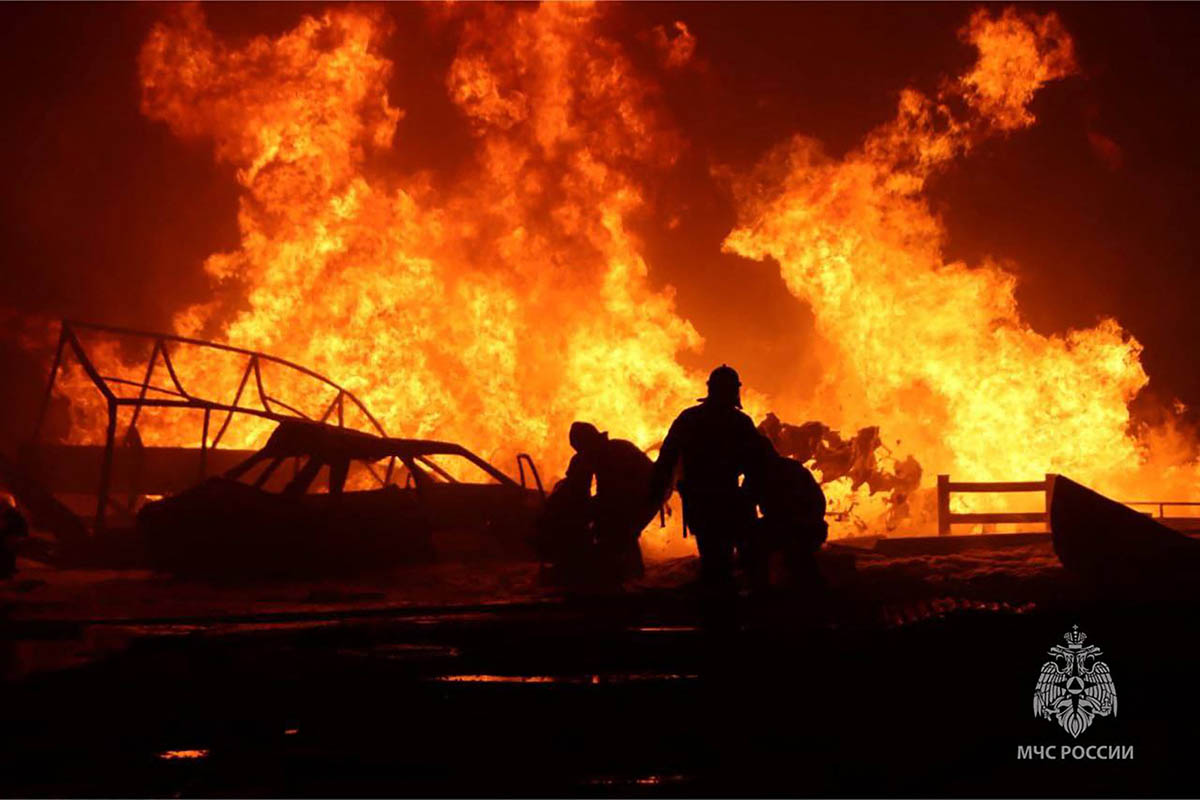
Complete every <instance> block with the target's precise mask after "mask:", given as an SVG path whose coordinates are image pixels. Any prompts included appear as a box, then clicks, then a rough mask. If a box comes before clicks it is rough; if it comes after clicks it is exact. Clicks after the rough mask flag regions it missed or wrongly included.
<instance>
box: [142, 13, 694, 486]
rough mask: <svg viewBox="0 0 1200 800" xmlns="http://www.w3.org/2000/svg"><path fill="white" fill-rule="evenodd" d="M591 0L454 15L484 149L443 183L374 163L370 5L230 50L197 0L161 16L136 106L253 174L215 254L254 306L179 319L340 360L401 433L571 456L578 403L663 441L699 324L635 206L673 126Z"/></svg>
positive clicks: (378, 29)
mask: <svg viewBox="0 0 1200 800" xmlns="http://www.w3.org/2000/svg"><path fill="white" fill-rule="evenodd" d="M597 15H598V10H597V9H596V8H594V7H591V6H580V5H575V4H558V3H551V4H546V5H543V6H540V7H538V8H536V9H514V8H508V7H500V8H488V9H484V11H483V13H482V14H481V15H479V16H476V17H475V18H473V19H469V20H467V21H466V22H465V23H464V33H463V36H462V40H461V42H460V47H459V50H458V54H457V57H456V58H455V60H454V62H453V64H452V66H451V67H450V70H449V74H448V75H447V77H446V88H447V90H448V92H449V95H450V97H451V98H452V100H453V102H454V103H455V104H456V105H457V106H458V108H459V109H460V110H461V111H462V113H463V114H464V115H465V117H466V118H467V120H468V121H469V122H470V125H471V127H472V130H473V132H474V134H475V137H476V142H477V150H476V153H475V160H474V163H473V165H472V168H471V169H469V170H468V171H467V174H465V176H464V177H462V179H461V181H460V182H459V183H457V184H456V185H454V186H451V187H449V188H444V189H436V188H434V187H433V186H432V185H431V182H430V181H429V180H428V179H427V178H424V177H421V176H418V177H416V178H411V179H407V180H390V179H387V178H385V177H381V176H376V175H371V174H370V171H369V170H368V168H367V163H368V157H369V155H370V153H371V152H372V151H374V150H378V149H381V148H388V147H392V146H393V142H394V140H396V139H397V138H398V139H399V141H398V142H396V144H395V146H397V147H403V146H404V142H403V136H400V137H397V136H396V132H397V125H398V124H399V122H400V120H401V118H402V116H403V115H402V112H401V111H400V110H398V109H397V108H395V107H394V106H393V105H392V103H391V100H390V99H389V97H388V94H387V88H386V87H387V82H388V78H389V75H390V72H391V69H392V65H391V63H390V62H389V61H388V60H387V59H386V58H384V57H383V56H381V55H380V46H381V43H382V42H383V40H384V39H385V37H386V36H387V35H388V33H389V26H388V25H387V24H386V22H385V20H384V18H383V16H382V14H381V13H379V12H378V10H363V9H359V8H332V9H329V10H327V11H325V12H324V13H323V14H321V15H320V16H319V17H305V18H304V19H303V20H302V21H301V22H300V24H299V25H298V26H297V27H296V28H295V29H294V30H292V31H290V32H288V33H286V34H284V35H282V36H279V37H278V38H273V39H272V38H267V37H260V38H257V39H254V40H252V41H250V42H249V43H248V44H246V45H245V46H244V47H240V48H231V47H228V46H226V45H225V44H224V43H222V42H220V41H218V40H217V39H216V38H215V37H214V36H213V34H212V33H211V32H210V31H209V30H208V28H207V27H206V24H205V20H204V17H203V15H202V13H201V11H200V10H199V8H197V7H195V6H190V7H186V8H183V9H181V10H180V12H179V13H178V14H177V15H176V16H175V18H174V19H172V20H171V21H169V22H166V23H163V24H160V25H158V26H157V27H155V28H154V30H153V32H152V33H151V35H150V38H149V40H148V41H147V42H146V44H145V47H144V49H143V51H142V55H141V76H142V84H143V87H144V94H143V110H144V112H145V113H146V114H147V115H148V116H150V117H152V118H154V119H159V120H163V121H165V122H166V123H167V124H168V125H170V127H171V129H172V130H173V131H175V132H176V133H177V134H178V135H180V136H187V137H208V138H211V140H212V142H213V145H214V147H215V151H216V155H217V157H218V158H220V159H222V160H224V161H228V162H230V163H232V164H233V165H235V166H236V167H237V179H238V181H239V183H240V184H241V185H242V187H243V190H244V194H243V196H242V199H241V205H240V209H239V214H238V222H239V225H240V228H241V236H242V241H241V247H240V249H238V250H237V251H235V252H232V253H221V254H217V255H214V256H212V257H211V258H210V259H209V260H208V262H207V264H206V269H207V270H208V272H209V273H210V274H211V276H212V277H213V278H214V279H215V280H216V282H217V283H219V284H228V285H232V286H235V287H240V288H243V289H244V306H243V307H240V308H238V307H235V308H232V309H230V308H225V307H223V306H221V305H219V304H211V305H205V306H201V307H196V308H191V309H188V310H187V311H185V312H183V313H182V314H180V315H179V316H178V318H177V320H176V327H177V328H178V329H179V330H180V331H182V332H187V333H192V332H197V331H199V330H202V329H209V328H213V327H217V326H219V325H221V324H224V325H225V328H224V331H223V333H224V336H225V337H227V338H228V339H229V340H230V341H234V342H238V343H239V344H241V345H243V346H247V347H252V348H254V349H259V350H264V351H267V352H270V353H273V354H277V355H280V356H283V357H285V358H289V359H292V360H294V361H297V362H299V363H302V364H305V365H309V366H311V367H312V368H314V369H316V370H318V371H320V372H323V373H325V374H328V375H329V376H331V377H332V378H333V379H334V380H336V381H338V382H339V383H341V384H342V385H344V386H345V387H346V388H347V389H349V390H351V391H353V392H355V393H356V394H358V396H359V397H360V398H362V399H363V401H364V402H365V403H366V404H367V405H368V407H370V408H371V409H372V410H373V411H374V412H375V414H376V416H378V417H379V418H380V419H381V421H382V422H383V423H384V426H385V427H386V428H387V429H388V430H389V432H392V433H393V434H395V435H406V436H414V437H437V438H447V439H451V440H460V441H463V442H466V443H468V444H469V445H470V446H472V447H474V448H477V449H479V450H480V451H482V452H483V453H485V454H487V455H498V454H501V453H504V454H508V453H512V452H515V451H516V450H518V449H528V450H530V451H532V452H534V453H537V454H540V455H542V456H545V457H548V458H549V460H550V463H551V465H552V467H557V468H561V466H562V465H563V463H564V457H565V455H566V441H565V435H564V432H565V431H566V429H567V427H568V425H569V424H570V422H571V421H572V420H573V419H576V418H583V419H594V420H596V421H597V422H599V423H601V424H602V425H605V426H607V427H609V428H610V429H611V430H612V431H613V434H614V435H620V436H625V437H628V438H631V439H633V440H634V441H636V442H638V443H639V444H641V445H643V446H650V445H652V444H654V442H655V441H657V439H658V438H659V437H661V435H662V431H663V430H664V429H665V426H666V425H667V424H668V423H669V421H670V419H671V415H672V414H673V413H674V412H675V411H677V410H678V408H680V407H681V406H683V405H685V404H686V403H687V402H689V401H690V400H691V399H692V398H694V397H695V391H696V385H697V382H698V381H697V379H696V377H695V376H690V375H688V374H687V373H686V372H685V370H684V369H683V368H681V367H680V366H679V364H678V363H677V362H676V359H675V355H676V353H677V352H678V351H680V350H683V349H687V348H696V347H698V346H699V345H700V343H701V340H700V337H699V335H698V334H697V333H696V331H695V330H694V328H693V327H692V326H691V325H690V324H689V323H688V322H686V321H684V320H682V319H680V318H679V317H678V316H677V315H676V314H675V312H674V309H673V303H672V298H671V295H670V294H669V293H660V292H655V291H653V290H652V289H650V288H649V287H648V285H647V279H646V278H647V267H646V263H645V261H644V260H643V258H642V256H641V255H640V253H639V247H638V243H637V242H636V241H635V240H634V238H633V236H632V235H631V234H630V232H629V230H628V223H627V220H628V218H629V216H630V214H631V213H633V212H635V211H636V210H638V209H639V207H640V206H641V205H642V202H643V201H642V190H641V187H640V186H639V183H638V181H637V180H636V179H635V178H634V177H633V172H634V171H635V170H636V171H638V172H640V173H643V174H644V173H652V172H653V171H654V170H656V169H661V168H664V167H666V166H669V165H670V164H671V163H672V161H673V160H674V158H675V156H676V151H677V149H678V147H679V138H678V136H676V135H675V134H674V133H673V132H672V131H671V130H670V129H669V128H668V127H667V126H666V124H665V122H664V121H663V120H662V119H661V118H660V114H659V113H658V111H657V110H656V108H655V102H654V94H655V90H654V88H653V87H652V86H650V85H649V84H647V83H645V82H644V81H642V80H641V79H639V78H638V77H636V76H635V75H634V73H633V70H632V68H631V66H630V64H629V63H628V61H627V60H626V58H625V56H624V55H623V54H622V53H621V51H620V49H619V48H618V47H617V46H616V45H615V44H614V43H613V42H611V41H609V40H606V39H605V38H604V37H602V36H600V35H599V33H598V32H597V30H596V26H595V23H596V19H597ZM233 294H234V295H235V296H238V295H240V294H241V293H240V292H234V293H233ZM239 299H241V298H240V297H239Z"/></svg>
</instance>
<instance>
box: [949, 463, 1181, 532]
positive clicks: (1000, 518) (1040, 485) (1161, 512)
mask: <svg viewBox="0 0 1200 800" xmlns="http://www.w3.org/2000/svg"><path fill="white" fill-rule="evenodd" d="M1053 478H1054V475H1053V474H1050V475H1046V477H1045V478H1044V479H1043V480H1040V481H957V482H955V481H951V480H950V476H949V475H938V482H937V502H938V535H939V536H948V535H949V534H950V526H951V525H958V524H970V525H979V524H985V523H998V524H1004V523H1018V522H1034V523H1041V524H1043V525H1045V526H1047V527H1049V525H1050V482H1051V480H1052V479H1053ZM994 492H998V493H1004V492H1042V495H1043V501H1042V509H1043V510H1041V511H991V512H985V513H970V514H954V513H951V511H950V495H951V494H954V493H959V494H968V493H972V494H992V493H994ZM1121 502H1124V504H1125V505H1127V506H1130V507H1136V506H1151V507H1157V510H1158V514H1157V515H1156V514H1155V513H1154V511H1143V512H1142V513H1144V514H1146V515H1147V516H1150V517H1154V518H1155V519H1157V520H1159V521H1160V522H1162V523H1163V524H1164V525H1167V526H1169V527H1171V528H1175V529H1176V530H1184V531H1200V515H1196V516H1186V515H1181V516H1172V517H1168V516H1167V513H1166V512H1167V507H1168V506H1169V507H1172V508H1178V509H1184V508H1190V507H1196V506H1200V502H1196V501H1189V500H1125V501H1121Z"/></svg>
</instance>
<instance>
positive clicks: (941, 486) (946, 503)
mask: <svg viewBox="0 0 1200 800" xmlns="http://www.w3.org/2000/svg"><path fill="white" fill-rule="evenodd" d="M937 504H938V510H937V515H938V536H949V535H950V476H949V475H938V483H937Z"/></svg>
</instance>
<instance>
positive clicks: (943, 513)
mask: <svg viewBox="0 0 1200 800" xmlns="http://www.w3.org/2000/svg"><path fill="white" fill-rule="evenodd" d="M1053 478H1054V476H1053V475H1047V476H1046V477H1045V478H1044V479H1043V480H1040V481H957V482H954V481H951V480H950V476H949V475H938V482H937V501H938V536H949V535H950V526H951V525H956V524H973V525H978V524H986V523H997V524H1004V523H1014V522H1041V523H1043V524H1048V523H1049V521H1050V483H1051V481H1052V480H1053ZM993 492H1005V493H1006V492H1042V493H1043V495H1044V498H1045V499H1044V501H1043V510H1042V511H995V512H990V513H970V514H954V513H952V512H951V511H950V495H951V494H954V493H959V494H991V493H993Z"/></svg>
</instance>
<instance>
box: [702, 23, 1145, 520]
mask: <svg viewBox="0 0 1200 800" xmlns="http://www.w3.org/2000/svg"><path fill="white" fill-rule="evenodd" d="M963 36H964V37H965V38H966V40H967V41H969V42H970V43H971V44H973V45H974V46H975V47H976V48H977V49H978V59H977V61H976V62H975V64H974V66H973V67H972V68H971V70H970V71H969V72H967V73H966V74H965V75H963V76H961V77H960V78H959V79H957V80H955V81H949V82H947V83H946V84H945V86H944V88H943V90H942V92H941V93H940V94H939V96H938V97H937V98H936V99H931V98H929V97H926V96H924V95H922V94H920V93H918V92H916V91H914V90H911V89H909V90H905V91H904V92H903V93H902V94H901V96H900V100H899V108H898V110H897V113H896V116H895V118H894V119H893V120H892V121H890V122H888V123H887V124H885V125H882V126H881V127H879V128H878V129H876V130H874V131H872V132H871V133H870V134H869V135H868V136H867V137H866V138H865V140H864V141H863V143H862V144H861V146H859V147H858V148H857V149H856V150H854V151H853V152H851V153H849V154H848V155H847V156H845V158H843V159H841V160H836V159H832V158H829V157H827V156H825V155H824V154H823V153H822V150H821V148H820V146H819V144H818V143H816V142H814V141H812V140H809V139H805V138H800V137H797V138H796V139H794V140H792V141H791V142H789V143H788V144H786V145H785V146H784V147H783V148H781V149H780V150H779V151H778V152H776V153H774V154H773V156H772V157H771V158H770V159H768V160H767V162H766V163H764V164H763V165H762V166H761V168H760V171H759V174H758V175H757V176H755V179H753V180H751V181H746V182H745V183H744V184H743V186H742V204H741V207H742V212H743V213H742V222H741V223H740V224H739V226H738V227H737V229H736V230H734V231H733V232H732V233H730V234H729V236H728V238H727V239H726V241H725V247H726V248H727V249H728V250H730V251H732V252H735V253H738V254H740V255H743V256H746V257H749V258H753V259H765V258H772V259H774V260H775V261H777V262H778V264H779V268H780V271H781V274H782V276H783V278H784V280H785V281H786V283H787V286H788V288H789V289H790V290H791V292H792V293H794V294H795V295H796V296H797V297H799V298H801V299H803V300H805V301H806V302H808V303H809V304H810V305H811V306H812V308H813V312H814V315H815V318H816V324H817V328H818V331H819V333H820V334H821V335H822V336H823V337H824V339H825V344H826V346H825V348H824V350H823V352H822V362H823V377H822V382H821V386H820V389H819V391H818V400H817V403H816V406H817V407H818V408H819V409H821V410H823V411H824V410H828V411H827V414H828V417H829V419H830V420H831V421H833V422H835V423H840V424H844V425H854V424H867V423H872V422H875V423H878V424H881V425H882V428H883V431H884V432H885V434H886V435H887V436H889V437H897V438H898V439H899V440H900V441H901V443H902V447H903V449H904V450H906V451H909V452H912V453H914V454H916V455H917V457H918V458H919V460H920V461H921V463H922V465H924V466H925V467H926V474H927V475H928V474H929V473H930V472H950V473H954V474H958V475H964V476H967V477H968V478H969V479H971V480H1026V479H1030V478H1036V477H1039V476H1040V475H1041V474H1042V473H1045V472H1063V473H1066V474H1070V475H1076V476H1079V477H1080V479H1082V480H1085V481H1087V482H1091V483H1093V484H1097V485H1099V486H1102V487H1105V488H1107V489H1109V490H1116V491H1121V490H1124V492H1123V493H1124V494H1125V495H1126V496H1127V495H1128V492H1129V490H1130V471H1131V470H1132V469H1135V468H1136V467H1137V466H1138V464H1139V463H1140V461H1141V460H1142V456H1143V453H1142V452H1141V448H1140V446H1139V443H1138V442H1137V441H1135V440H1134V439H1133V438H1132V437H1131V436H1130V435H1129V433H1128V429H1129V424H1130V417H1129V412H1128V403H1129V401H1130V400H1131V399H1132V398H1133V397H1134V395H1135V394H1136V393H1137V392H1138V391H1139V390H1140V389H1141V388H1142V387H1143V386H1144V385H1145V384H1146V381H1147V378H1146V375H1145V373H1144V372H1143V370H1142V368H1141V364H1140V362H1139V353H1140V346H1139V345H1138V343H1137V342H1136V341H1134V340H1133V339H1132V338H1131V337H1129V336H1128V335H1127V334H1125V332H1124V331H1122V330H1121V328H1120V326H1119V325H1118V324H1117V323H1116V322H1115V321H1113V320H1103V321H1101V322H1100V323H1099V324H1098V325H1096V327H1094V328H1091V329H1088V330H1078V331H1072V332H1070V333H1069V334H1067V335H1065V336H1043V335H1040V334H1038V333H1036V332H1034V331H1033V330H1032V329H1031V328H1030V327H1029V326H1028V324H1026V323H1025V321H1024V320H1023V319H1022V318H1021V315H1020V313H1019V311H1018V309H1017V304H1016V300H1015V298H1014V289H1015V287H1016V280H1015V278H1014V277H1013V276H1012V275H1011V274H1010V273H1008V272H1006V271H1004V270H1003V269H1002V268H1001V267H999V266H998V265H996V264H993V263H984V264H981V265H978V266H976V267H969V266H968V265H966V264H964V263H961V262H949V263H948V262H947V260H946V259H945V257H944V255H943V252H944V247H945V240H946V232H945V229H944V228H943V226H942V224H941V222H940V220H939V219H938V218H937V216H936V215H935V214H934V213H933V211H932V210H931V208H930V206H929V202H928V200H927V199H926V197H925V195H924V191H925V188H926V185H927V182H928V179H929V178H930V177H931V176H932V175H933V174H935V173H936V172H937V171H939V170H943V169H945V168H947V167H948V166H950V165H951V163H952V162H953V160H954V159H955V158H957V157H960V156H962V155H964V154H966V153H968V152H969V151H970V150H971V148H972V147H974V146H975V145H976V144H977V143H978V142H980V141H981V140H983V139H984V138H986V137H987V136H990V135H996V134H1002V133H1005V132H1008V131H1012V130H1014V129H1017V128H1020V127H1023V126H1027V125H1030V124H1032V123H1033V121H1034V117H1033V115H1032V114H1031V113H1030V111H1029V108H1028V105H1029V102H1030V100H1031V99H1032V98H1033V96H1034V94H1035V92H1036V91H1037V90H1038V89H1039V88H1040V87H1042V86H1043V85H1044V84H1045V83H1047V82H1048V81H1052V80H1056V79H1058V78H1062V77H1065V76H1067V75H1070V74H1072V73H1073V72H1074V71H1075V62H1074V58H1073V55H1072V42H1071V39H1070V37H1069V36H1068V35H1067V34H1066V32H1065V31H1064V30H1063V28H1062V26H1061V24H1060V23H1059V21H1058V19H1057V17H1055V16H1054V15H1053V14H1050V15H1047V16H1036V15H1032V14H1023V13H1018V12H1016V11H1013V10H1012V9H1009V10H1007V11H1004V12H1003V13H1002V14H1000V15H999V16H992V15H990V14H989V13H988V12H986V11H979V12H977V13H975V14H974V15H973V16H972V17H971V19H970V22H969V24H968V25H967V26H966V28H965V29H964V31H963ZM956 108H957V109H959V110H958V111H955V110H954V109H956ZM1064 300H1065V298H1064ZM930 468H932V469H930ZM1160 491H1161V490H1160ZM1130 499H1133V498H1130Z"/></svg>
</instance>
